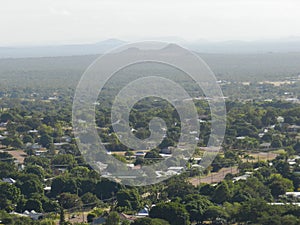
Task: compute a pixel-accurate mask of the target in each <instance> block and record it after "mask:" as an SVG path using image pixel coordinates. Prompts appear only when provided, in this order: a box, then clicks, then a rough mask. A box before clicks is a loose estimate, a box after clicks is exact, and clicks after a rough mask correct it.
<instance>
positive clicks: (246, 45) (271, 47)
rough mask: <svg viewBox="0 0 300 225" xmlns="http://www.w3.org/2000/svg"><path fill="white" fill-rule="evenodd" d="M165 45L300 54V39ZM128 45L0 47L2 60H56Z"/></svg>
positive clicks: (221, 51)
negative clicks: (34, 58)
mask: <svg viewBox="0 0 300 225" xmlns="http://www.w3.org/2000/svg"><path fill="white" fill-rule="evenodd" d="M156 40H163V41H165V42H173V43H177V44H179V45H182V46H183V47H186V48H188V49H190V50H192V51H196V52H201V53H217V54H257V53H272V52H274V53H288V52H300V38H298V37H294V38H286V39H278V40H259V41H223V42H211V41H205V40H199V41H193V42H188V41H185V40H183V39H180V38H175V39H174V38H169V40H168V38H161V39H159V38H156ZM125 43H127V42H126V41H123V40H119V39H108V40H105V41H101V42H98V43H93V44H78V45H76V44H74V45H49V46H30V47H29V46H28V47H0V58H28V57H55V56H75V55H94V54H103V53H105V52H107V51H108V50H110V49H112V48H115V47H118V46H120V45H122V44H125Z"/></svg>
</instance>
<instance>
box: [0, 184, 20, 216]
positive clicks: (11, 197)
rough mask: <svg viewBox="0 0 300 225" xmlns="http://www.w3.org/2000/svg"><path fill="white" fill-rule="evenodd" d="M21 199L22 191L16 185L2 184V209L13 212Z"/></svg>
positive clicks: (0, 185) (0, 206) (0, 203)
mask: <svg viewBox="0 0 300 225" xmlns="http://www.w3.org/2000/svg"><path fill="white" fill-rule="evenodd" d="M20 198H21V191H20V189H19V188H17V187H16V186H14V185H10V184H8V183H4V182H0V208H1V209H5V210H6V211H12V210H13V209H14V208H15V206H16V204H17V203H18V201H19V200H20Z"/></svg>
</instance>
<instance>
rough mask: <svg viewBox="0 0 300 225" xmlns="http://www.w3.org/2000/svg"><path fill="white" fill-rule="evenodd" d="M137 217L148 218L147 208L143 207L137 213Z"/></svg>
mask: <svg viewBox="0 0 300 225" xmlns="http://www.w3.org/2000/svg"><path fill="white" fill-rule="evenodd" d="M137 216H138V217H146V216H149V208H148V207H147V206H145V207H144V208H143V209H141V210H140V211H139V212H138V213H137Z"/></svg>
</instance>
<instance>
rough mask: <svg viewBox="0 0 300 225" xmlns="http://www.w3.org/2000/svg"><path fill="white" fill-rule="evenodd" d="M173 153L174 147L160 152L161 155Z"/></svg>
mask: <svg viewBox="0 0 300 225" xmlns="http://www.w3.org/2000/svg"><path fill="white" fill-rule="evenodd" d="M173 151H174V147H172V146H169V147H167V148H163V149H162V150H161V151H160V152H161V153H162V154H172V152H173Z"/></svg>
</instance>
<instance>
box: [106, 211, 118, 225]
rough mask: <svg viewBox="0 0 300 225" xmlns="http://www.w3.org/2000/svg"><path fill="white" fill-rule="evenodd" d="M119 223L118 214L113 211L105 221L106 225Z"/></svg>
mask: <svg viewBox="0 0 300 225" xmlns="http://www.w3.org/2000/svg"><path fill="white" fill-rule="evenodd" d="M119 223H120V216H119V214H118V213H117V212H115V211H113V212H111V213H109V215H108V217H107V220H106V225H119Z"/></svg>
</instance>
